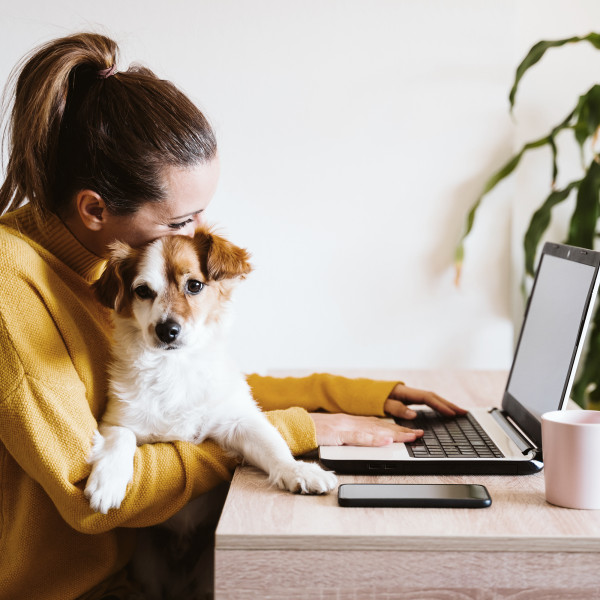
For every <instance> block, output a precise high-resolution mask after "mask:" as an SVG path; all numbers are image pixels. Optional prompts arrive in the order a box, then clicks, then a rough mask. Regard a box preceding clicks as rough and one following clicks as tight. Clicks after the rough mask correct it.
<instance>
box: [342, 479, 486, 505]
mask: <svg viewBox="0 0 600 600" xmlns="http://www.w3.org/2000/svg"><path fill="white" fill-rule="evenodd" d="M338 501H339V504H340V506H404V507H424V508H425V507H447V508H484V507H486V506H490V504H491V503H492V500H491V498H490V495H489V493H488V491H487V489H486V488H485V486H483V485H476V484H462V483H451V484H445V483H432V484H425V483H424V484H421V483H418V484H402V483H401V484H393V483H390V484H387V483H384V484H380V483H372V484H371V483H347V484H342V485H340V487H339V489H338Z"/></svg>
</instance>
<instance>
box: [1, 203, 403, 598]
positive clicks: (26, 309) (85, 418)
mask: <svg viewBox="0 0 600 600" xmlns="http://www.w3.org/2000/svg"><path fill="white" fill-rule="evenodd" d="M104 264H105V263H104V261H103V260H101V259H99V258H98V257H97V256H95V255H93V254H91V253H90V252H88V251H87V250H86V249H85V248H84V247H83V246H81V245H80V244H79V242H78V241H77V240H76V239H75V238H74V237H73V236H72V235H71V234H70V232H69V231H68V230H67V229H66V227H65V226H64V225H63V224H62V222H61V221H60V220H59V219H58V218H56V217H53V218H51V219H50V220H49V222H48V224H47V226H46V227H44V228H43V229H42V230H40V229H39V228H38V227H37V226H36V223H35V221H34V219H33V216H32V212H31V210H30V208H29V207H28V206H25V207H23V208H21V209H19V210H17V211H14V212H12V213H9V214H8V215H5V216H4V217H2V218H1V219H0V348H1V352H0V600H9V599H10V600H15V599H19V600H26V599H29V598H31V599H35V600H43V599H48V600H54V599H56V600H68V599H71V598H79V597H85V598H90V599H91V598H97V597H99V596H100V595H101V594H102V593H103V591H108V590H113V591H116V590H117V589H118V580H119V577H120V572H122V569H123V567H124V565H125V564H126V563H127V562H128V560H129V558H130V556H131V553H132V550H133V546H134V541H135V528H137V527H145V526H149V525H154V524H156V523H159V522H162V521H164V520H166V519H167V518H169V517H170V516H172V515H173V514H174V513H175V512H177V511H178V510H179V509H180V508H181V507H183V506H184V505H185V504H186V503H187V502H188V501H189V500H190V499H192V498H194V497H196V496H198V495H199V494H202V493H203V492H206V491H207V490H209V489H211V488H212V487H214V486H216V485H217V484H218V483H220V482H222V481H223V480H228V479H230V478H231V474H232V471H233V469H234V468H235V466H236V465H235V462H234V461H233V459H231V458H229V457H228V456H227V455H226V454H225V453H224V452H223V451H222V450H221V448H219V447H218V446H217V445H216V444H215V443H213V442H211V441H207V442H204V443H202V444H200V445H197V446H196V445H193V444H190V443H183V442H175V443H170V444H147V445H144V446H141V447H139V448H138V449H137V451H136V456H135V469H134V479H133V482H132V484H131V485H130V487H129V489H128V493H127V496H126V498H125V500H124V502H123V505H122V507H121V508H120V509H119V510H111V511H110V512H109V514H108V515H102V514H98V513H94V512H92V511H91V510H90V508H89V506H88V502H87V500H86V498H85V497H84V495H83V489H84V487H85V481H86V478H87V476H88V474H89V471H90V468H89V465H87V464H86V456H87V454H88V451H89V449H90V440H91V438H92V434H93V432H94V430H95V429H96V427H97V421H98V419H99V418H100V417H101V415H102V413H103V410H104V407H105V398H106V378H105V371H106V365H107V361H108V358H109V340H108V335H109V332H110V321H109V314H108V311H107V310H106V309H105V308H103V307H102V306H100V304H98V303H97V302H96V301H95V300H94V298H93V297H92V294H91V293H90V288H89V284H90V282H92V281H94V280H95V279H96V278H98V277H99V275H100V273H101V272H102V269H103V268H104ZM249 382H250V385H251V387H252V388H253V391H254V394H255V397H256V399H257V401H258V402H259V404H260V405H261V408H262V409H263V410H265V411H268V412H267V416H268V418H269V419H270V421H271V422H272V423H273V424H274V425H275V426H276V427H277V429H278V430H279V431H280V432H281V434H282V435H283V437H284V438H285V440H286V441H287V443H288V444H289V446H290V448H291V449H292V451H293V453H294V454H295V455H300V454H303V453H305V452H308V451H310V450H313V449H314V448H316V437H315V431H314V425H313V422H312V419H311V418H310V417H309V415H308V413H307V410H308V411H314V410H318V409H324V410H327V411H331V412H340V411H344V412H349V413H353V414H376V415H381V414H383V403H384V401H385V399H386V398H387V396H388V393H389V392H390V391H391V389H392V387H393V383H392V382H375V381H370V380H365V379H360V380H359V379H355V380H350V379H343V378H340V377H333V376H328V375H314V376H311V377H307V378H295V379H294V378H288V379H273V378H268V377H259V376H256V375H252V376H250V377H249ZM290 407H294V408H290Z"/></svg>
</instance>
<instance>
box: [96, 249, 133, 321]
mask: <svg viewBox="0 0 600 600" xmlns="http://www.w3.org/2000/svg"><path fill="white" fill-rule="evenodd" d="M110 250H111V253H110V257H109V259H108V263H107V264H106V269H104V272H103V273H102V275H101V276H100V279H98V280H97V281H95V282H94V283H92V291H93V292H94V294H95V296H96V298H97V299H98V300H99V301H100V303H101V304H103V305H104V306H106V307H108V308H111V309H113V310H115V311H116V312H119V311H120V310H121V306H122V304H123V297H124V293H125V282H124V280H123V266H124V264H125V261H126V259H127V258H128V257H129V256H130V255H131V246H129V245H128V244H126V243H125V242H119V241H117V242H114V243H113V244H111V246H110Z"/></svg>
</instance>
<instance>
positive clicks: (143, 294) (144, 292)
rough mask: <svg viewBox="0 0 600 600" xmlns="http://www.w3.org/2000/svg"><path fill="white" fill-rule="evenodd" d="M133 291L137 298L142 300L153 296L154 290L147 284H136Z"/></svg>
mask: <svg viewBox="0 0 600 600" xmlns="http://www.w3.org/2000/svg"><path fill="white" fill-rule="evenodd" d="M134 292H135V293H136V294H137V296H138V298H141V299H142V300H150V299H151V298H154V292H153V291H152V290H151V289H150V288H149V287H148V286H147V285H138V286H137V287H136V288H135V290H134Z"/></svg>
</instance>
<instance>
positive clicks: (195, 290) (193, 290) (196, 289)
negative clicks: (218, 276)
mask: <svg viewBox="0 0 600 600" xmlns="http://www.w3.org/2000/svg"><path fill="white" fill-rule="evenodd" d="M203 287H204V284H203V283H202V282H201V281H198V280H196V279H190V280H189V281H188V282H187V283H186V285H185V289H186V290H187V291H188V292H189V293H190V294H199V293H200V292H201V291H202V288H203Z"/></svg>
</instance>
